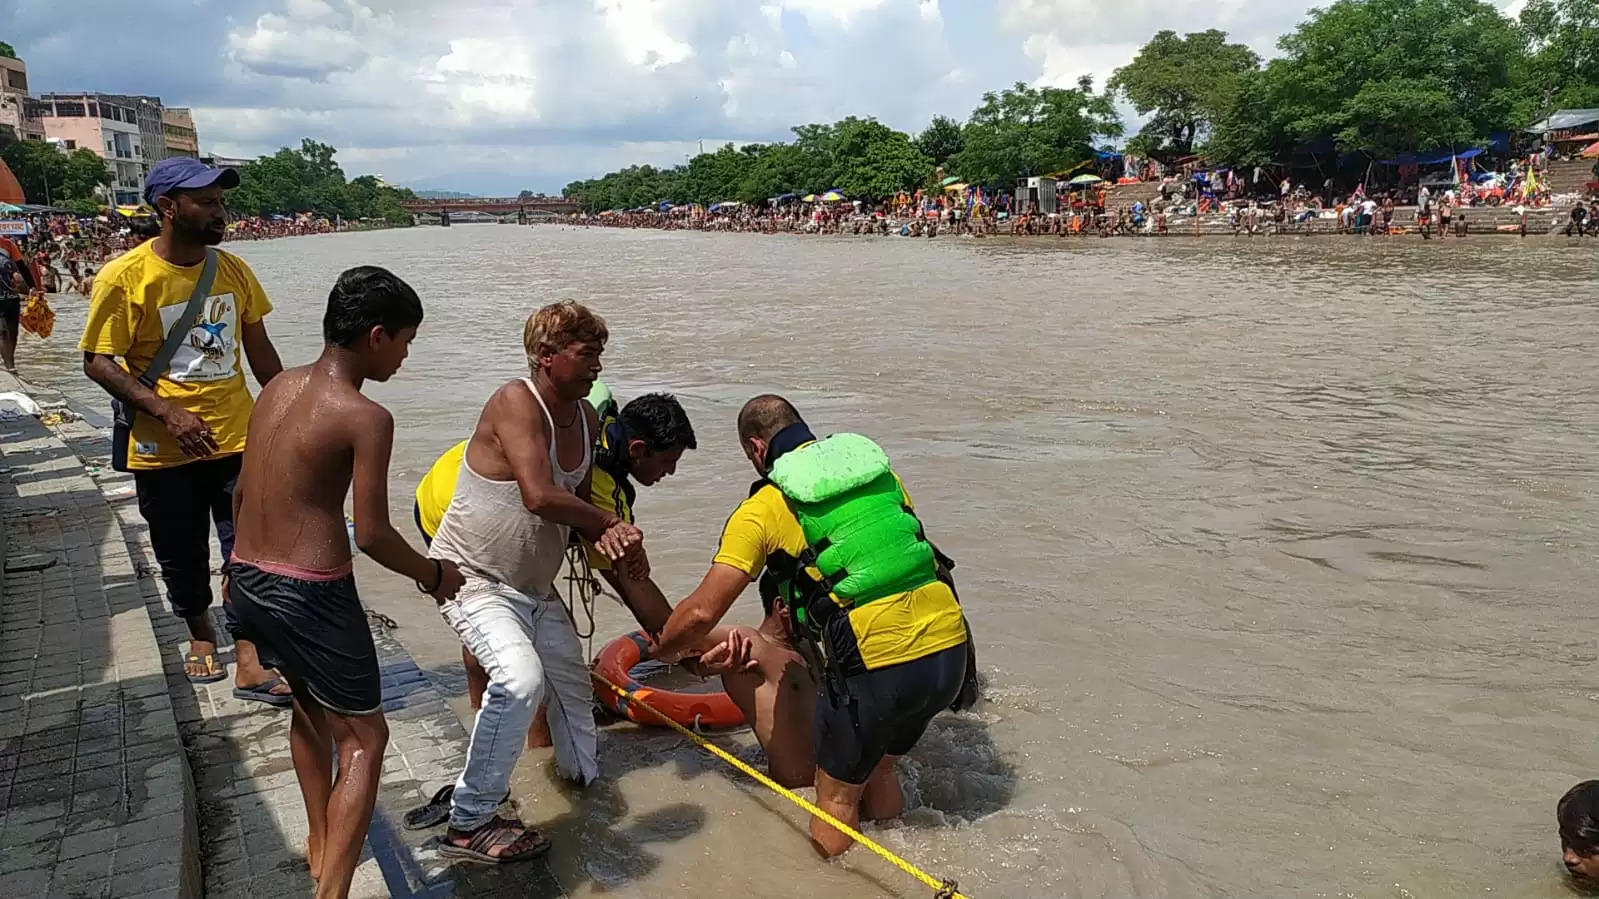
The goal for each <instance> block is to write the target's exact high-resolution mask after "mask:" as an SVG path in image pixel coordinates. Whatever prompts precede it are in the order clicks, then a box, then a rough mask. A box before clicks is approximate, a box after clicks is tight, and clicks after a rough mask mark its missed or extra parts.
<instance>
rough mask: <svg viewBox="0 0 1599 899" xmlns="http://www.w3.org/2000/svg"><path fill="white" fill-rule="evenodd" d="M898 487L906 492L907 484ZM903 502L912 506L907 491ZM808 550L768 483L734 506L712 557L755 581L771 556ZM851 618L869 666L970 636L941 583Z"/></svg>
mask: <svg viewBox="0 0 1599 899" xmlns="http://www.w3.org/2000/svg"><path fill="white" fill-rule="evenodd" d="M900 490H901V492H902V493H903V491H904V487H903V486H902V487H901V488H900ZM905 504H906V506H907V507H910V505H911V501H910V496H909V495H908V494H907V495H906V496H905ZM804 550H805V533H804V531H802V530H800V525H799V522H798V521H797V520H796V519H795V518H794V513H793V512H792V511H790V510H789V508H788V502H787V501H786V500H784V499H783V493H782V491H780V490H778V489H777V488H776V487H775V486H773V485H771V484H767V485H765V486H764V487H762V488H761V489H759V490H757V491H755V493H754V495H752V496H750V497H749V498H748V499H746V500H744V502H742V503H739V506H738V508H737V509H735V510H733V514H732V516H731V517H729V518H728V519H727V524H726V525H724V526H723V528H722V544H721V546H720V547H718V548H717V550H716V556H715V558H714V559H712V561H713V562H720V563H722V564H723V565H731V566H733V567H734V568H737V569H738V570H740V571H742V572H744V573H745V574H747V575H749V577H750V580H756V579H758V578H759V577H760V576H761V571H762V570H763V569H764V568H765V567H766V557H767V556H768V555H770V554H772V553H774V552H778V551H782V552H785V553H788V554H789V555H790V556H793V557H795V558H799V555H800V553H801V552H803V551H804ZM813 573H815V572H814V570H813ZM849 622H850V630H852V631H853V632H854V634H855V645H856V647H857V648H858V649H859V651H860V656H861V661H862V662H863V663H865V665H866V667H867V669H868V670H875V669H878V668H886V667H888V666H889V665H898V664H899V663H901V662H910V661H914V660H916V659H919V658H922V657H923V656H929V655H932V654H933V653H935V652H938V651H940V650H943V649H949V648H950V647H952V646H959V645H961V643H963V642H965V640H966V623H965V621H964V619H963V618H962V617H961V608H960V603H958V602H956V601H955V593H954V591H952V590H950V588H949V586H948V585H946V584H945V583H944V582H943V581H932V582H930V583H928V584H925V585H923V586H921V587H917V588H916V589H914V590H908V591H906V592H904V593H900V594H898V595H896V596H885V597H883V598H882V599H878V600H874V601H872V602H869V603H867V604H866V605H863V606H859V607H857V608H854V609H851V610H850V612H849Z"/></svg>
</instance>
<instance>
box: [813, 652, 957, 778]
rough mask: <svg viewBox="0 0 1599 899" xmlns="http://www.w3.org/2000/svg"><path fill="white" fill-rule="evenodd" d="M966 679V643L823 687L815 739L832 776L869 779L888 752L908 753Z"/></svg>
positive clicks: (823, 766) (819, 764)
mask: <svg viewBox="0 0 1599 899" xmlns="http://www.w3.org/2000/svg"><path fill="white" fill-rule="evenodd" d="M965 680H966V644H965V643H961V644H960V645H958V646H951V647H950V648H949V649H941V650H939V651H938V652H935V653H933V654H932V655H928V656H923V657H921V658H919V659H913V660H911V661H909V662H901V663H900V664H898V665H890V666H888V667H887V668H878V669H877V670H875V671H867V672H865V673H862V674H856V675H852V676H848V677H845V678H844V679H843V682H844V689H843V690H842V691H831V692H839V695H838V696H833V695H831V692H830V691H829V689H828V686H827V678H826V677H825V676H824V677H823V682H822V684H821V686H820V687H819V689H820V691H821V696H820V697H819V698H818V699H817V701H816V719H815V723H814V725H813V727H812V728H811V743H812V745H813V746H814V748H815V750H816V766H817V767H818V768H821V769H822V770H823V771H825V772H827V774H828V776H829V777H832V778H835V779H837V780H841V781H843V782H845V783H850V784H863V783H866V780H867V778H869V777H870V776H871V774H872V769H873V768H876V767H877V763H878V762H880V761H882V760H883V756H885V755H904V754H905V753H907V752H910V750H911V747H913V746H915V745H916V741H918V740H920V739H921V738H922V733H923V732H925V731H926V730H927V725H928V723H929V722H931V721H932V720H933V718H934V716H936V715H937V714H938V713H939V712H942V711H943V710H945V709H947V708H949V707H950V705H952V704H953V703H954V702H955V697H957V696H958V695H960V691H961V686H962V684H964V683H965Z"/></svg>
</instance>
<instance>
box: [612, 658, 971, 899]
mask: <svg viewBox="0 0 1599 899" xmlns="http://www.w3.org/2000/svg"><path fill="white" fill-rule="evenodd" d="M594 676H595V678H597V679H599V680H601V681H603V682H604V683H605V685H606V686H607V687H610V688H611V689H612V690H613V691H614V692H615V693H616V694H617V695H618V696H621V697H622V698H623V699H626V700H627V701H628V702H631V703H635V704H637V705H639V706H641V707H643V708H644V709H645V710H647V711H648V712H649V713H650V714H652V715H654V716H655V717H657V718H659V719H661V720H662V721H663V722H665V723H666V726H667V727H670V728H671V729H673V730H675V731H677V732H678V733H680V734H682V735H683V736H685V737H688V738H689V739H690V740H693V741H694V742H695V743H696V744H697V745H698V746H699V747H700V748H701V749H704V750H706V751H707V752H710V753H711V754H713V755H715V756H716V757H717V758H719V759H721V760H722V761H724V762H727V763H728V764H729V765H732V766H733V767H735V768H737V769H738V770H740V771H742V772H744V773H745V774H748V775H749V776H750V777H753V778H755V779H756V780H757V781H759V782H760V783H761V784H763V785H764V786H766V787H767V788H768V789H770V790H771V791H772V792H774V793H776V794H777V795H779V796H782V797H783V798H784V799H787V800H788V801H789V802H792V803H794V804H795V805H797V806H799V807H800V808H802V809H804V810H805V811H807V812H810V813H811V814H812V815H815V816H816V817H818V818H821V819H822V820H823V821H825V822H827V823H828V824H830V825H832V826H833V827H834V828H836V829H837V830H838V831H840V832H841V833H844V834H847V835H848V836H849V837H850V838H852V839H853V840H855V842H857V843H859V844H861V845H862V846H865V847H866V848H867V849H870V850H872V851H873V852H875V853H877V854H878V855H880V856H882V857H883V858H884V859H886V860H887V861H888V862H889V863H890V864H892V865H893V866H894V867H896V868H898V869H900V870H901V871H904V872H905V873H906V874H909V875H910V876H912V877H914V878H916V879H917V880H919V881H921V882H922V883H924V884H926V885H927V886H928V887H929V888H930V889H932V890H933V891H934V894H935V896H936V897H939V899H971V897H969V896H967V895H966V894H965V893H962V892H960V890H959V887H958V886H957V885H956V883H955V881H954V880H935V879H934V878H933V876H932V875H931V874H928V873H927V872H926V871H923V870H922V869H921V868H918V867H916V866H915V865H913V864H911V863H910V862H908V861H906V860H904V859H902V858H900V857H899V856H897V855H895V854H894V853H892V852H890V851H888V850H887V849H884V848H883V847H882V846H881V845H879V844H878V843H877V842H876V841H875V840H872V839H871V838H869V837H867V836H866V835H865V834H863V833H861V832H860V831H858V830H856V829H855V828H853V827H850V826H849V825H848V824H845V823H844V822H843V821H840V820H838V819H837V818H835V817H833V816H832V815H829V814H828V813H827V812H824V811H822V810H821V809H820V808H817V807H816V805H815V804H814V803H812V802H809V801H807V800H806V799H805V798H804V797H803V796H800V795H799V794H797V793H795V792H794V791H792V790H789V789H787V788H785V787H783V786H782V785H781V784H779V783H777V781H774V780H772V779H771V778H770V777H767V776H766V775H765V774H762V773H761V772H759V771H757V770H755V769H754V768H752V767H750V766H749V765H748V764H746V763H745V762H744V761H743V760H742V759H739V758H738V757H736V756H734V755H733V754H732V753H729V752H728V751H727V750H725V749H723V748H722V747H720V746H717V745H716V744H714V743H711V742H710V741H708V740H706V739H705V738H704V737H702V736H700V735H699V734H697V733H694V732H693V731H691V730H689V729H688V728H686V727H684V726H683V725H681V724H678V723H677V722H676V721H673V720H672V719H670V718H668V717H666V715H665V714H664V713H662V712H661V711H659V710H657V709H655V708H654V707H652V706H651V705H650V704H649V703H647V702H644V701H643V700H641V699H639V698H638V697H637V696H636V695H635V694H633V693H632V692H630V691H628V690H627V689H625V688H623V687H619V686H617V685H616V684H614V683H612V682H611V679H610V678H608V677H606V676H605V675H603V674H600V673H599V672H598V671H596V672H594Z"/></svg>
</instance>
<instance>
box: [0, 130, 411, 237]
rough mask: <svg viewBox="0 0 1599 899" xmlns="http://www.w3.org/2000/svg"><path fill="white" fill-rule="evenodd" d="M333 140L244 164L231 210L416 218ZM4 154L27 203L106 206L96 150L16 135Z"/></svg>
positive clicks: (79, 208) (400, 193)
mask: <svg viewBox="0 0 1599 899" xmlns="http://www.w3.org/2000/svg"><path fill="white" fill-rule="evenodd" d="M337 155H338V151H337V150H336V149H334V148H333V147H332V146H329V145H328V144H324V143H321V142H319V141H315V140H312V139H310V138H306V139H304V140H302V141H300V146H299V147H298V148H290V147H284V148H282V149H280V150H278V151H277V152H276V153H273V154H271V155H269V156H262V157H260V158H258V159H254V160H252V161H250V162H249V163H247V164H245V165H244V166H243V167H241V168H240V169H239V186H238V187H237V188H236V189H234V190H231V191H229V192H228V210H229V212H231V213H232V214H234V215H236V216H270V215H289V216H292V215H297V214H299V213H305V212H309V213H313V214H315V215H319V216H322V217H325V218H328V219H333V218H342V219H346V220H356V219H369V220H379V221H382V222H384V223H386V224H390V225H409V224H411V222H412V217H411V214H410V213H409V212H407V211H406V210H405V208H404V207H402V206H401V205H400V204H401V202H402V201H404V200H409V199H414V198H415V195H414V194H413V193H411V191H410V190H408V189H406V188H403V187H393V186H391V185H388V184H384V183H383V182H382V181H381V180H379V179H378V177H377V176H376V175H361V176H358V177H355V178H346V177H345V174H344V169H342V168H340V167H339V164H338V161H337V160H336V159H335V157H336V156H337ZM0 159H3V160H5V163H6V166H7V167H8V168H10V169H11V173H12V174H13V175H15V176H16V177H17V182H18V183H19V184H21V185H22V192H23V193H24V194H26V195H27V198H28V202H30V203H39V204H43V205H50V206H55V207H57V208H62V209H68V210H71V211H72V212H76V213H79V214H82V215H93V214H94V213H96V212H98V211H99V210H100V209H102V208H103V207H104V204H105V201H104V199H103V197H102V195H101V193H100V189H101V188H103V187H105V186H106V185H109V184H110V183H111V172H110V170H109V168H108V167H107V166H106V164H105V160H103V159H101V158H100V157H99V156H97V155H95V153H94V152H93V151H91V150H85V149H77V150H73V151H71V152H70V153H67V152H62V151H61V150H58V149H56V148H55V146H53V145H51V144H48V143H45V142H44V141H36V140H12V141H10V142H9V143H6V144H5V145H4V146H0Z"/></svg>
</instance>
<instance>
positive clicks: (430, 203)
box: [400, 197, 577, 222]
mask: <svg viewBox="0 0 1599 899" xmlns="http://www.w3.org/2000/svg"><path fill="white" fill-rule="evenodd" d="M400 205H401V206H404V207H405V209H406V211H408V212H410V213H412V214H414V215H437V216H439V218H440V221H441V222H443V221H446V220H447V219H446V217H447V216H448V215H449V214H450V213H452V212H486V213H490V214H492V215H511V214H513V213H515V214H516V217H517V218H518V219H519V220H525V219H526V218H527V217H528V216H529V215H541V214H542V215H567V214H570V213H573V212H576V211H577V203H575V202H573V201H571V200H568V199H566V198H565V197H528V198H527V199H522V198H521V197H459V198H448V199H445V198H441V199H436V200H427V199H421V198H418V199H415V200H403V201H401V203H400Z"/></svg>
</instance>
